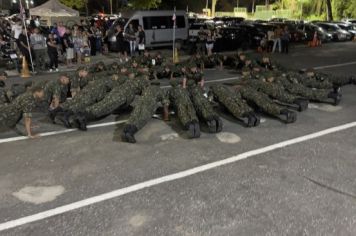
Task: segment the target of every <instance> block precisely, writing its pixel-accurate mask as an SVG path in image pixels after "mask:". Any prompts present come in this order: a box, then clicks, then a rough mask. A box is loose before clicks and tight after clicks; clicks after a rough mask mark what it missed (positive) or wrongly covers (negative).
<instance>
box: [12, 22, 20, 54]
mask: <svg viewBox="0 0 356 236" xmlns="http://www.w3.org/2000/svg"><path fill="white" fill-rule="evenodd" d="M11 33H12V36H13V37H14V38H15V40H16V44H17V46H18V47H19V37H20V34H21V33H22V23H21V20H17V21H16V22H15V23H14V24H13V25H12V26H11Z"/></svg>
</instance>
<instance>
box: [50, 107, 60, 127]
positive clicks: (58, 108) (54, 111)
mask: <svg viewBox="0 0 356 236" xmlns="http://www.w3.org/2000/svg"><path fill="white" fill-rule="evenodd" d="M62 111H63V109H62V107H57V108H56V109H53V110H48V117H49V119H50V120H51V121H52V123H53V124H55V123H56V122H55V118H56V116H57V114H58V113H59V112H62Z"/></svg>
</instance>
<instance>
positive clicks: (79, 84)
mask: <svg viewBox="0 0 356 236" xmlns="http://www.w3.org/2000/svg"><path fill="white" fill-rule="evenodd" d="M94 80H96V78H95V77H94V76H93V75H92V74H88V75H87V76H86V77H84V78H82V77H80V76H79V75H78V74H76V75H75V76H74V77H73V79H72V81H71V87H70V90H71V91H72V92H73V91H75V92H79V91H80V90H81V89H83V88H84V87H85V86H87V85H88V84H89V82H91V81H94Z"/></svg>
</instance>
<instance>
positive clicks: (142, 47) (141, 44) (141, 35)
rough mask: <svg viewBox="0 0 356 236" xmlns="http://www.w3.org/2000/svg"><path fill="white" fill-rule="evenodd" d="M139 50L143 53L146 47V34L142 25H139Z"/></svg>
mask: <svg viewBox="0 0 356 236" xmlns="http://www.w3.org/2000/svg"><path fill="white" fill-rule="evenodd" d="M137 38H138V52H139V54H140V55H141V54H142V53H143V52H144V51H145V48H146V34H145V31H144V30H143V28H142V25H139V26H138V35H137Z"/></svg>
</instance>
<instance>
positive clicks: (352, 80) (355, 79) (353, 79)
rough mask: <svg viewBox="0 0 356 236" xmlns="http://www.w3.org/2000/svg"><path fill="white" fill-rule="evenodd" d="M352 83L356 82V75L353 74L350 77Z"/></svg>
mask: <svg viewBox="0 0 356 236" xmlns="http://www.w3.org/2000/svg"><path fill="white" fill-rule="evenodd" d="M350 84H356V77H355V76H351V77H350Z"/></svg>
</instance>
